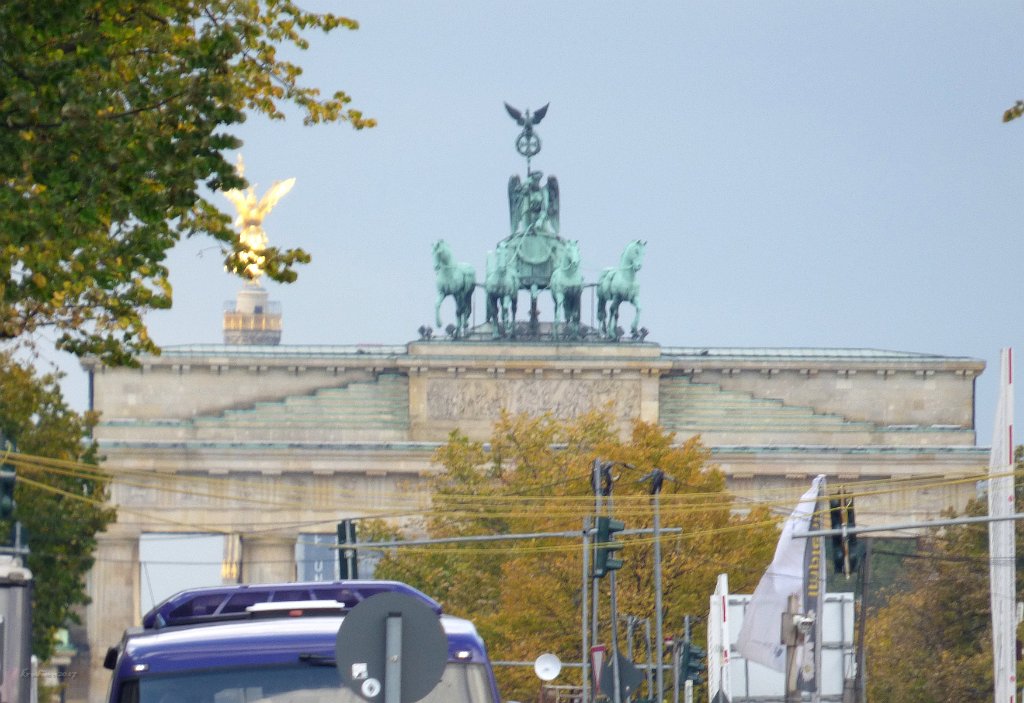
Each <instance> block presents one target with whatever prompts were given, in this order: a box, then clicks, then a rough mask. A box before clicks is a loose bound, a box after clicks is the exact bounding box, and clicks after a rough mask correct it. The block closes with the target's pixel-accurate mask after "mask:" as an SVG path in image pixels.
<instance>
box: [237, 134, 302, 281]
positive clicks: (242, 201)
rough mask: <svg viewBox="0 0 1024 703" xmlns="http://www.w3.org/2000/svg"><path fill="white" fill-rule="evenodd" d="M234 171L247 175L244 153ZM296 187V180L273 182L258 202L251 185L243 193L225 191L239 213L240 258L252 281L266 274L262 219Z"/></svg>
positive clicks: (239, 157) (265, 243)
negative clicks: (242, 249) (263, 266)
mask: <svg viewBox="0 0 1024 703" xmlns="http://www.w3.org/2000/svg"><path fill="white" fill-rule="evenodd" d="M235 168H236V170H237V171H238V175H239V176H241V175H243V174H244V173H245V163H244V162H243V161H242V155H241V154H239V155H238V165H237V166H236V167H235ZM294 185H295V179H294V178H289V179H287V180H284V181H274V184H273V185H272V186H270V188H269V189H268V190H267V192H266V193H264V194H263V197H262V198H260V199H259V200H258V201H257V200H256V191H255V189H254V188H253V187H252V186H249V187H248V188H247V189H246V190H245V191H244V192H243V191H241V190H239V189H238V188H232V189H231V190H226V191H224V197H225V198H227V199H228V200H230V201H231V203H232V205H234V206H235V211H236V212H237V213H238V217H236V218H235V222H234V225H235V227H237V228H238V240H239V242H241V244H242V246H243V247H244V248H245V251H244V252H242V253H241V255H240V256H241V257H242V259H243V261H244V262H246V264H247V265H246V267H245V273H246V275H247V276H249V277H250V278H251V279H253V280H258V279H259V277H260V276H261V275H262V274H263V268H262V264H263V256H261V255H260V253H259V252H261V251H263V250H264V249H266V248H267V233H266V231H265V230H264V229H263V220H264V218H266V216H267V215H268V214H270V211H271V210H272V209H273V208H274V206H275V205H277V203H278V202H279V201H280V200H281V198H283V197H284V196H285V195H286V194H287V193H288V191H290V190H291V189H292V186H294Z"/></svg>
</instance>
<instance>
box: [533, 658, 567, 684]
mask: <svg viewBox="0 0 1024 703" xmlns="http://www.w3.org/2000/svg"><path fill="white" fill-rule="evenodd" d="M533 670H534V671H535V672H536V673H537V678H538V679H540V680H541V681H551V680H552V679H553V678H555V677H556V676H558V674H559V672H560V671H562V661H561V660H560V659H559V658H558V657H556V656H555V655H554V654H541V655H540V656H539V657H537V661H535V662H534V663H533Z"/></svg>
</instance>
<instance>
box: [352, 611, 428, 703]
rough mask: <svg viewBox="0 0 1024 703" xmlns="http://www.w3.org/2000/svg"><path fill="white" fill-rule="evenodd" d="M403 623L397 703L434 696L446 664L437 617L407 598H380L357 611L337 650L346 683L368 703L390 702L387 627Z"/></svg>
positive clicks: (406, 702) (408, 702) (407, 702)
mask: <svg viewBox="0 0 1024 703" xmlns="http://www.w3.org/2000/svg"><path fill="white" fill-rule="evenodd" d="M391 618H398V619H399V620H400V622H401V629H400V637H401V648H400V654H399V655H398V657H397V661H392V662H391V664H392V666H395V665H397V667H398V669H399V672H400V675H399V682H400V687H401V691H400V695H399V699H398V700H399V703H415V701H418V700H420V699H421V698H423V697H424V696H426V695H427V694H428V693H430V692H431V691H433V690H434V687H435V686H437V684H438V682H440V681H441V676H442V675H443V674H444V667H445V664H446V663H447V661H448V638H447V637H446V636H445V634H444V628H443V627H442V626H441V620H440V618H439V617H438V615H437V613H436V612H434V611H433V610H432V609H431V608H430V607H429V606H427V605H426V604H425V603H423V602H422V601H420V600H418V599H416V598H413V597H412V596H408V595H405V594H403V593H378V594H377V595H375V596H372V597H370V598H367V599H366V600H365V601H363V602H362V603H360V604H359V605H357V606H356V607H355V608H353V609H352V610H351V611H350V612H349V613H348V615H346V616H345V619H344V620H343V621H342V623H341V627H340V628H339V629H338V638H337V642H336V644H335V647H334V651H335V657H336V659H337V662H338V672H339V673H340V675H341V680H342V682H343V683H344V684H345V685H346V686H348V687H349V688H351V689H352V690H353V691H355V692H356V693H357V694H358V695H359V696H361V697H363V698H365V699H366V700H369V701H385V700H388V693H387V691H386V690H385V688H386V679H387V677H386V674H387V665H388V662H387V661H386V656H385V655H386V651H387V650H386V645H387V637H388V634H387V633H388V621H389V619H391ZM392 622H394V621H392Z"/></svg>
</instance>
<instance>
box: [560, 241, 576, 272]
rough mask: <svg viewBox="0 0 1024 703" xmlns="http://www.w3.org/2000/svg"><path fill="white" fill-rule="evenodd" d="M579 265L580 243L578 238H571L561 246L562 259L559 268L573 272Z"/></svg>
mask: <svg viewBox="0 0 1024 703" xmlns="http://www.w3.org/2000/svg"><path fill="white" fill-rule="evenodd" d="M579 267H580V243H579V240H576V239H571V240H569V241H567V242H566V243H565V246H564V247H563V248H562V260H561V263H560V265H559V268H561V269H563V270H565V271H567V272H570V273H571V272H574V271H576V270H577V269H578V268H579Z"/></svg>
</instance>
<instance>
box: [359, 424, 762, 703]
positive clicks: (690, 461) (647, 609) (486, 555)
mask: <svg viewBox="0 0 1024 703" xmlns="http://www.w3.org/2000/svg"><path fill="white" fill-rule="evenodd" d="M434 458H435V461H436V462H437V463H438V464H439V465H440V466H441V467H442V469H443V470H442V471H441V473H440V474H439V475H438V476H437V477H436V478H435V479H434V480H433V487H432V488H433V502H432V506H431V509H430V511H429V512H428V514H427V515H426V516H425V519H424V521H423V523H422V524H421V525H416V526H415V527H414V528H413V529H414V530H423V531H425V532H426V533H427V534H428V535H429V536H431V537H454V536H469V535H494V534H524V533H537V532H565V531H580V530H581V529H582V526H583V520H584V517H585V516H592V515H593V513H594V491H593V488H592V486H591V474H592V471H591V466H592V462H593V460H594V459H596V458H600V459H601V460H605V461H613V462H615V467H616V468H615V469H614V474H615V476H616V479H617V480H616V481H615V483H614V489H613V491H612V499H613V501H614V516H615V517H616V519H621V520H622V521H624V522H625V524H626V526H627V528H629V529H638V528H650V527H651V526H652V520H653V503H652V501H653V498H652V496H651V495H650V484H649V483H648V482H645V481H644V480H643V478H644V476H645V474H647V473H648V472H649V471H650V470H651V469H653V468H655V467H657V468H660V469H662V470H663V471H664V472H665V475H666V477H667V478H666V480H665V482H664V484H663V489H662V492H661V494H660V496H659V498H658V500H659V501H660V515H661V525H662V526H663V527H666V528H667V527H679V528H682V533H681V534H667V535H663V536H662V544H661V547H662V569H663V571H662V573H663V593H664V596H663V607H664V623H665V633H666V634H673V633H674V634H679V633H681V632H682V628H683V617H684V616H685V615H702V614H704V613H706V612H707V606H708V596H709V595H710V594H711V593H712V592H713V590H714V587H715V580H716V577H717V575H718V574H720V573H722V572H724V571H727V572H728V573H729V578H730V583H731V584H732V585H733V587H734V588H735V589H736V590H737V591H739V592H742V591H743V590H748V591H749V590H752V589H753V588H754V586H755V585H756V583H757V581H758V579H759V578H760V577H761V575H762V573H763V572H764V569H765V566H766V565H767V564H768V562H769V561H770V560H771V556H772V553H773V550H774V548H775V543H776V541H777V538H778V532H777V529H776V523H777V521H776V519H774V518H772V517H771V516H770V515H769V513H768V511H767V510H766V509H765V508H763V507H753V508H751V509H750V510H749V511H746V510H745V508H746V506H744V505H742V504H738V503H736V502H735V500H734V499H733V497H732V496H730V495H729V494H728V493H727V492H726V490H725V478H724V475H723V474H722V472H721V471H720V470H718V469H717V468H715V467H714V466H712V465H711V464H710V463H709V462H710V451H709V450H708V449H707V448H705V447H704V446H702V445H701V444H700V442H699V440H698V439H696V438H691V439H689V440H687V441H686V442H684V443H682V444H676V443H675V441H674V437H673V435H672V434H671V433H666V432H664V431H663V430H662V429H661V428H660V427H659V426H657V425H653V424H649V423H645V422H639V421H638V422H635V423H634V424H633V427H632V431H631V433H630V434H629V436H628V437H626V438H622V437H620V436H619V434H618V433H617V431H616V430H615V428H614V423H613V421H612V418H611V417H610V416H609V415H608V414H606V413H603V412H591V413H588V414H586V415H583V416H581V417H579V418H576V419H574V420H571V421H560V420H557V419H555V418H553V417H552V416H550V415H543V416H540V417H529V416H525V415H521V416H511V415H504V416H503V417H502V418H501V419H500V420H499V421H498V422H497V423H496V425H495V427H494V429H493V434H492V436H491V439H490V442H489V445H484V444H483V443H480V442H474V441H471V440H469V439H468V438H467V437H466V436H464V435H462V434H460V433H458V432H453V433H452V435H451V436H450V437H449V441H448V442H447V443H446V444H445V445H444V446H442V447H441V448H440V449H438V451H437V453H436V455H435V457H434ZM621 539H622V541H623V542H624V543H625V545H626V546H625V548H624V549H623V551H622V553H621V554H622V558H623V561H624V564H623V567H622V569H621V570H619V571H618V575H617V580H618V608H619V613H620V615H623V616H624V615H633V616H637V617H640V618H650V619H651V623H652V627H653V622H654V585H653V540H652V538H651V537H649V536H636V537H631V536H630V537H622V538H621ZM580 545H581V542H580V540H579V539H578V538H573V539H565V538H562V539H535V540H527V541H514V542H513V541H509V542H498V543H479V542H478V543H470V544H459V545H457V546H456V545H438V546H431V547H422V548H416V547H409V548H402V549H400V550H395V551H394V552H393V553H392V554H390V555H389V556H387V557H386V558H385V559H384V560H383V561H382V562H381V563H380V564H379V566H378V568H377V574H376V575H377V577H379V578H394V579H398V580H402V581H406V582H408V583H411V584H413V585H415V586H417V587H418V588H420V589H422V590H424V591H425V592H427V593H429V594H430V595H431V596H433V597H435V598H437V599H438V600H439V601H441V602H442V603H443V604H444V607H445V610H446V611H447V612H450V613H453V614H457V615H461V616H463V617H467V618H470V619H471V620H473V621H474V622H475V623H476V625H477V627H478V628H479V630H480V631H481V634H482V635H483V636H484V638H485V640H486V642H487V645H488V648H489V650H490V653H491V657H492V658H493V659H496V660H519V661H532V660H533V659H535V658H536V657H537V656H538V655H539V654H541V653H543V652H554V653H555V654H557V655H558V656H559V657H561V658H562V659H563V660H565V661H579V658H580V628H581V620H580V617H581V586H582V581H581V579H582V563H581V560H582V554H581V546H580ZM601 602H602V605H601V607H602V613H603V614H602V616H601V620H602V623H603V625H602V627H603V628H604V633H605V634H603V635H602V637H604V638H605V641H606V642H607V641H608V640H607V626H608V588H607V579H605V580H604V582H602V598H601ZM694 637H695V639H697V640H698V641H699V640H700V638H701V637H703V627H701V626H698V630H696V631H695V632H694ZM622 649H623V651H624V650H625V646H624V645H623V646H622ZM497 673H498V676H499V683H500V687H501V690H502V694H503V697H506V698H513V699H520V700H523V699H528V698H532V697H533V696H534V695H535V694H536V691H537V685H538V682H537V679H536V678H535V677H534V675H533V672H532V671H530V670H528V669H524V668H501V669H500V670H499V671H498V672H497Z"/></svg>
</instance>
